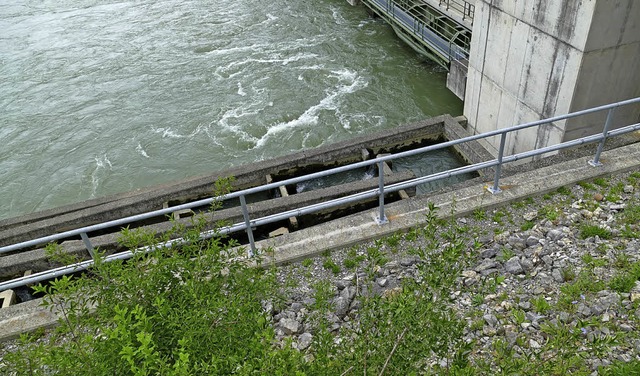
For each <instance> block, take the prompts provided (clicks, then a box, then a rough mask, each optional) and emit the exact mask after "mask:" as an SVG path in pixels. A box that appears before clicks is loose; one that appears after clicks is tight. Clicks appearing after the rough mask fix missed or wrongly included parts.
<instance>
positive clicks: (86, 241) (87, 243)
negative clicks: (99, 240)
mask: <svg viewBox="0 0 640 376" xmlns="http://www.w3.org/2000/svg"><path fill="white" fill-rule="evenodd" d="M80 237H81V238H82V242H83V243H84V246H85V247H86V248H87V251H89V254H90V255H91V257H92V258H95V255H94V252H93V244H91V240H89V236H88V235H87V233H86V232H83V233H81V234H80Z"/></svg>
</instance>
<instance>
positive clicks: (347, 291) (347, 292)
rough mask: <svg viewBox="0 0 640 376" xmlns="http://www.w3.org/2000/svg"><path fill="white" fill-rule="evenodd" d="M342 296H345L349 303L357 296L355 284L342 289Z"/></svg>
mask: <svg viewBox="0 0 640 376" xmlns="http://www.w3.org/2000/svg"><path fill="white" fill-rule="evenodd" d="M340 296H341V297H343V298H345V299H346V300H347V301H348V302H349V303H351V300H353V298H355V296H356V288H355V286H347V287H345V288H344V289H342V291H340Z"/></svg>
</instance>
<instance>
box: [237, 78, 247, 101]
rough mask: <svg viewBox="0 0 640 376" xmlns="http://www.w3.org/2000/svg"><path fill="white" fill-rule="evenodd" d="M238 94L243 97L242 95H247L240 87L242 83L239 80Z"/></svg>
mask: <svg viewBox="0 0 640 376" xmlns="http://www.w3.org/2000/svg"><path fill="white" fill-rule="evenodd" d="M238 95H240V96H241V97H244V96H246V95H247V93H246V92H245V91H244V89H243V88H242V83H241V82H238Z"/></svg>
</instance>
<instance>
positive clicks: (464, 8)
mask: <svg viewBox="0 0 640 376" xmlns="http://www.w3.org/2000/svg"><path fill="white" fill-rule="evenodd" d="M439 5H440V6H444V8H445V9H446V10H449V9H453V10H455V11H456V12H458V13H460V14H462V19H463V20H465V21H466V20H469V22H470V23H471V24H472V25H473V17H474V16H475V12H476V6H475V4H474V3H470V2H468V1H465V0H439Z"/></svg>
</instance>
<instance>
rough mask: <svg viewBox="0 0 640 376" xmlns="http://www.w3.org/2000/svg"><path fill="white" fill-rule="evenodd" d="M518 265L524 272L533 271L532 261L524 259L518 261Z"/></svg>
mask: <svg viewBox="0 0 640 376" xmlns="http://www.w3.org/2000/svg"><path fill="white" fill-rule="evenodd" d="M520 265H521V266H522V269H524V271H525V272H530V271H531V270H533V261H531V260H530V259H528V258H526V257H523V258H521V259H520Z"/></svg>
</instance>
